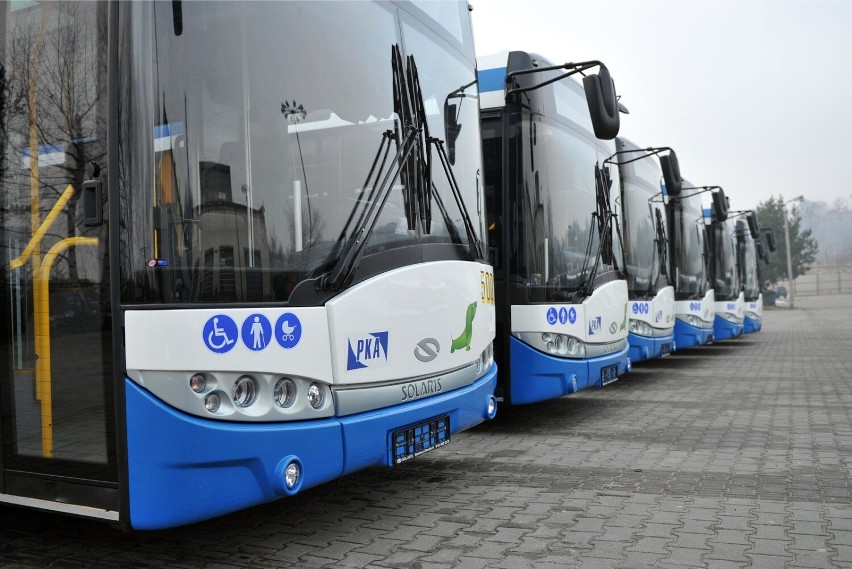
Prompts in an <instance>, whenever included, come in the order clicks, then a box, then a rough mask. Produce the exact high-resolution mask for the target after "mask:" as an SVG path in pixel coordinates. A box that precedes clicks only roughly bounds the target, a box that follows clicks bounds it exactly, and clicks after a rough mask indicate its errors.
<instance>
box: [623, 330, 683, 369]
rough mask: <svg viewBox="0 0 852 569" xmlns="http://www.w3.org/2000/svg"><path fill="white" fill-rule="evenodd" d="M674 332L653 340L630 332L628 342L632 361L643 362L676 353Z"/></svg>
mask: <svg viewBox="0 0 852 569" xmlns="http://www.w3.org/2000/svg"><path fill="white" fill-rule="evenodd" d="M674 338H675V335H674V332H672V333H671V334H669V335H667V336H660V337H655V338H651V337H648V336H640V335H638V334H634V333H632V332H630V333H629V334H627V342H628V344H629V345H630V361H631V362H641V361H642V360H649V359H652V358H659V357H660V356H667V355H669V354H670V353H671V352H673V351H675V345H676V344H675V339H674Z"/></svg>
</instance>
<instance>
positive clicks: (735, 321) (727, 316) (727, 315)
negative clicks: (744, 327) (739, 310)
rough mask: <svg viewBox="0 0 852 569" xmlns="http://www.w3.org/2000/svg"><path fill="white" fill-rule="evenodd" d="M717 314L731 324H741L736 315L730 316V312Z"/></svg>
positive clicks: (740, 319)
mask: <svg viewBox="0 0 852 569" xmlns="http://www.w3.org/2000/svg"><path fill="white" fill-rule="evenodd" d="M717 314H718V315H719V316H721V317H722V318H724V319H725V320H727V321H728V322H730V323H731V324H741V323H742V321H743V320H742V318H737V316H736V314H732V313H730V312H719V313H717Z"/></svg>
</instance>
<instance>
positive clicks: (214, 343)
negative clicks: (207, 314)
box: [201, 314, 239, 354]
mask: <svg viewBox="0 0 852 569" xmlns="http://www.w3.org/2000/svg"><path fill="white" fill-rule="evenodd" d="M201 334H202V337H203V338H204V345H206V346H207V348H208V349H209V350H210V351H211V352H215V353H217V354H224V353H226V352H230V351H231V349H232V348H233V347H234V346H235V345H236V343H237V338H238V337H239V332H238V331H237V324H236V322H234V321H233V319H231V317H230V316H225V315H224V314H217V315H216V316H214V317H212V318H211V319H210V320H208V321H207V323H206V324H205V325H204V329H203V330H202V333H201Z"/></svg>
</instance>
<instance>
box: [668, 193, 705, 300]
mask: <svg viewBox="0 0 852 569" xmlns="http://www.w3.org/2000/svg"><path fill="white" fill-rule="evenodd" d="M671 231H672V240H673V243H674V253H675V254H674V255H673V257H674V259H673V264H674V269H675V280H676V287H675V289H676V297H677V298H678V299H691V298H701V297H703V296H704V294H705V293H706V292H707V288H708V283H707V267H706V262H705V255H706V253H707V251H706V245H705V240H706V229H705V226H704V214H703V213H702V210H701V201H700V198H698V197H685V198H679V199H677V200H676V201H674V207H673V208H672V227H671Z"/></svg>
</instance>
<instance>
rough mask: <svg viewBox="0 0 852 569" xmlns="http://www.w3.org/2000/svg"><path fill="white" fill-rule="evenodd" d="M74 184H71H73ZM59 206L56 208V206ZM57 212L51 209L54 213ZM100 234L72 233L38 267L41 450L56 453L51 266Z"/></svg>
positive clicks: (92, 242)
mask: <svg viewBox="0 0 852 569" xmlns="http://www.w3.org/2000/svg"><path fill="white" fill-rule="evenodd" d="M69 187H70V186H69ZM54 209H55V208H54ZM52 214H53V212H52V211H51V215H52ZM45 223H47V220H45ZM97 244H98V238H97V237H68V238H66V239H63V240H62V241H60V242H59V243H56V244H55V245H53V247H51V248H50V249H49V250H48V251H47V253H46V254H45V255H44V259H43V260H42V262H41V266H40V267H37V271H36V274H35V275H34V278H33V281H34V285H35V291H37V292H38V295H37V296H36V298H38V304H37V305H36V307H35V314H34V315H33V317H34V320H35V350H36V356H37V359H36V368H35V378H36V397H37V398H38V399H39V401H41V454H42V456H44V457H45V458H51V457H52V456H53V399H52V384H51V381H52V380H51V369H50V294H49V292H50V291H49V286H50V269H51V268H52V267H53V263H54V262H55V261H56V258H57V257H58V256H59V255H60V254H61V253H62V252H63V251H65V250H66V249H68V248H69V247H76V246H80V245H97Z"/></svg>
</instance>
